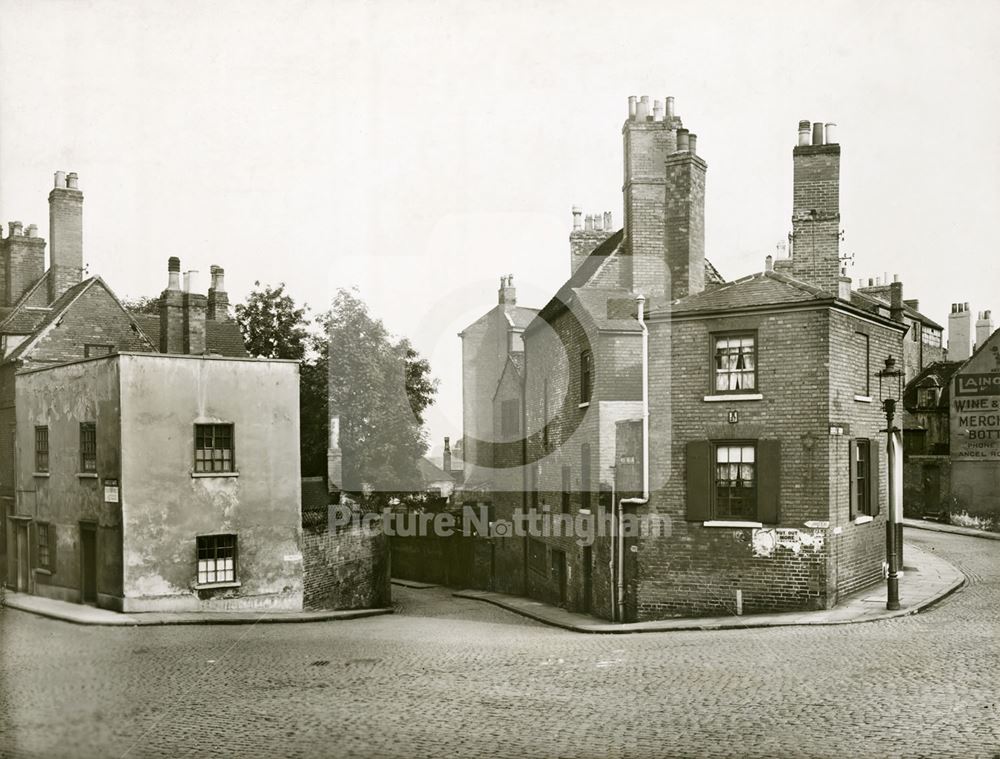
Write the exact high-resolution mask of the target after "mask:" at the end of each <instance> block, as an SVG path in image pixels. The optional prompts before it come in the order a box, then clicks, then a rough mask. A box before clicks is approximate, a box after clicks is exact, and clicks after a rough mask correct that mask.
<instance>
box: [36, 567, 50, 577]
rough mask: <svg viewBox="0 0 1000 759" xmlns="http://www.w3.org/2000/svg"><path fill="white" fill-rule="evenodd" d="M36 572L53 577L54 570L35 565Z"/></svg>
mask: <svg viewBox="0 0 1000 759" xmlns="http://www.w3.org/2000/svg"><path fill="white" fill-rule="evenodd" d="M35 574H36V575H48V576H49V577H51V576H52V571H51V570H48V569H42V568H41V567H35Z"/></svg>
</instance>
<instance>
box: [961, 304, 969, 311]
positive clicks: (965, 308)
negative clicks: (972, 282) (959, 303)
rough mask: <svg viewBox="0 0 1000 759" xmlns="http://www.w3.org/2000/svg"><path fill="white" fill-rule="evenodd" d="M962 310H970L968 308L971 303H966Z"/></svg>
mask: <svg viewBox="0 0 1000 759" xmlns="http://www.w3.org/2000/svg"><path fill="white" fill-rule="evenodd" d="M962 310H963V311H968V310H969V304H968V303H966V304H965V305H964V306H963V307H962Z"/></svg>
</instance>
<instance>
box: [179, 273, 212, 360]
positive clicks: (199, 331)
mask: <svg viewBox="0 0 1000 759" xmlns="http://www.w3.org/2000/svg"><path fill="white" fill-rule="evenodd" d="M200 291H201V272H199V271H198V270H197V269H191V270H190V271H187V272H185V273H184V293H183V299H184V352H185V353H187V354H190V355H193V356H200V355H202V354H204V353H205V350H206V343H205V318H206V316H207V312H208V298H207V297H206V296H205V295H202V293H201V292H200Z"/></svg>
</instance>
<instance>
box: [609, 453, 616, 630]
mask: <svg viewBox="0 0 1000 759" xmlns="http://www.w3.org/2000/svg"><path fill="white" fill-rule="evenodd" d="M616 476H617V471H616V468H615V465H614V464H612V465H611V503H610V506H611V543H610V545H609V553H610V555H611V558H610V559H609V561H608V577H609V578H610V580H609V582H610V585H611V621H612V622H614V621H616V620H615V617H616V616H617V608H618V605H617V604H616V603H615V599H616V597H617V596H616V595H615V542H616V541H617V540H618V536H617V535H616V534H615V533H616V530H615V520H616V519H617V517H616V516H615V477H616Z"/></svg>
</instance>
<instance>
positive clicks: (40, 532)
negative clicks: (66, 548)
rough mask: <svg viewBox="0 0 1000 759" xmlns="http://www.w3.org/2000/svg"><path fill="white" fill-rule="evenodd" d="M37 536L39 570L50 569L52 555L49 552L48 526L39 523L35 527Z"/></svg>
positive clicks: (44, 523)
mask: <svg viewBox="0 0 1000 759" xmlns="http://www.w3.org/2000/svg"><path fill="white" fill-rule="evenodd" d="M35 534H36V535H37V536H38V566H39V567H40V568H41V569H49V570H51V569H52V554H51V552H50V551H49V525H48V524H47V523H46V522H39V523H38V524H37V525H36V527H35Z"/></svg>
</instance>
